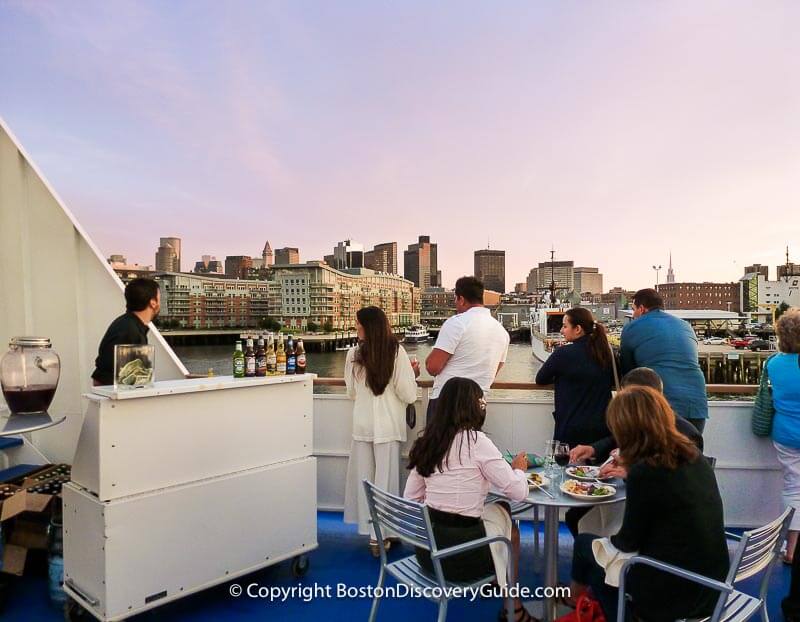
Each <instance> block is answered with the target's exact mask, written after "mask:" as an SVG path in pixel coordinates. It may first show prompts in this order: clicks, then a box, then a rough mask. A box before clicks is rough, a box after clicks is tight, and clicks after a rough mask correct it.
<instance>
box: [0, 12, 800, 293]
mask: <svg viewBox="0 0 800 622" xmlns="http://www.w3.org/2000/svg"><path fill="white" fill-rule="evenodd" d="M797 23H800V4H799V3H796V2H789V1H783V2H781V1H775V2H769V3H752V2H744V1H732V2H724V1H721V0H713V1H708V2H703V3H692V2H682V1H674V2H669V3H639V2H617V3H613V4H612V3H608V4H587V3H582V2H577V1H568V0H567V1H564V2H559V3H545V2H530V3H508V4H502V5H496V4H489V3H480V2H459V3H458V4H456V3H442V4H437V5H429V4H426V3H421V2H407V3H402V4H401V5H398V6H392V5H387V4H377V3H362V2H348V3H339V4H335V3H324V2H302V1H301V2H291V3H288V2H271V3H255V2H230V3H225V4H224V5H222V4H219V3H215V2H209V1H205V2H200V1H198V2H193V3H181V4H178V3H174V4H163V3H160V2H154V1H143V2H124V1H119V2H114V3H101V2H84V3H81V5H80V8H79V9H78V8H76V7H75V5H71V4H69V3H63V2H46V1H42V2H36V3H33V2H23V1H17V0H0V117H2V118H3V119H4V121H5V122H6V123H7V124H8V126H9V127H10V129H11V130H12V132H14V133H15V134H16V136H17V137H18V138H19V139H20V141H21V143H22V145H23V146H24V147H25V149H26V150H27V151H28V153H29V154H30V156H31V157H32V159H33V161H34V162H36V163H37V164H38V166H39V167H40V169H41V170H42V172H43V174H44V175H45V177H46V178H47V179H48V180H49V181H50V182H51V183H52V185H53V187H54V188H55V190H56V191H57V192H58V193H59V195H60V196H61V197H62V198H63V199H64V201H65V203H66V204H67V207H69V208H70V210H71V211H72V212H73V213H74V214H75V215H76V216H77V218H78V219H79V220H80V221H81V223H82V225H83V226H84V227H85V229H86V230H87V231H88V233H89V234H90V235H91V237H92V239H93V240H94V241H95V242H96V243H97V244H98V246H99V247H100V249H101V250H102V252H103V253H104V254H105V255H106V256H108V255H111V254H122V255H125V256H126V257H127V259H128V261H129V262H131V263H134V262H136V263H140V264H154V263H155V252H156V249H157V246H158V240H159V238H160V237H168V236H177V237H180V238H181V239H182V247H183V252H182V261H183V268H184V270H186V269H191V267H193V265H194V263H195V262H196V261H199V260H200V256H201V255H204V254H208V255H215V256H216V257H217V258H218V259H221V260H224V258H225V256H226V255H242V254H245V255H252V256H256V257H258V256H260V254H261V249H262V247H263V245H264V242H265V241H266V240H269V241H270V242H271V244H272V247H273V248H279V247H283V246H296V247H299V249H300V257H301V260H303V261H306V260H310V259H321V258H322V256H323V255H325V254H329V253H331V252H332V249H333V246H335V244H336V243H337V242H339V241H341V240H344V239H348V238H349V239H353V240H356V241H358V242H361V243H362V244H364V246H365V248H371V247H372V246H374V245H375V244H377V243H381V242H395V241H396V242H397V244H398V265H399V267H400V272H402V263H403V250H404V249H405V248H406V247H407V246H408V245H409V244H412V243H414V242H416V240H417V237H418V236H419V235H429V236H430V237H431V241H433V242H436V243H438V245H439V264H440V265H439V268H440V269H441V270H442V273H443V279H444V284H445V285H446V286H452V284H453V281H454V280H455V279H456V278H457V277H458V276H461V275H462V274H470V273H472V269H473V267H472V266H473V251H475V250H477V249H481V248H486V246H487V242H488V243H490V245H491V248H497V249H502V250H505V251H506V288H507V289H509V290H511V289H513V286H514V283H516V282H520V281H524V280H525V278H526V277H527V274H528V271H529V270H530V269H531V268H532V267H535V266H536V265H538V263H539V262H543V261H547V260H548V259H549V251H550V248H551V246H553V247H554V248H555V250H556V259H557V260H573V261H574V262H575V265H576V266H594V267H598V268H599V269H600V272H602V273H603V275H604V288H605V289H606V290H608V289H610V288H611V287H614V286H622V287H626V288H630V289H636V288H639V287H646V286H650V285H652V284H653V283H654V282H655V273H654V271H653V269H652V266H653V264H661V265H662V266H663V270H662V271H661V273H660V278H659V280H660V282H664V281H665V280H666V268H667V264H668V261H669V253H670V251H672V256H673V266H674V269H675V275H676V279H677V280H678V281H703V280H707V281H735V280H738V279H739V278H740V277H741V276H742V273H743V268H744V266H745V265H749V264H752V263H761V264H766V265H768V266H769V268H770V276H771V278H775V266H776V265H778V264H782V263H783V262H784V252H785V247H786V245H787V244H788V245H789V247H790V253H791V259H792V260H793V261H795V262H798V261H800V218H798V213H800V209H798V205H800V201H799V199H800V189H798V183H797V178H798V173H800V115H798V114H797V111H798V110H799V109H800V80H797V76H798V75H800V38H798V37H797V36H796V28H795V25H796V24H797ZM792 76H794V78H793V77H792ZM132 215H133V217H132Z"/></svg>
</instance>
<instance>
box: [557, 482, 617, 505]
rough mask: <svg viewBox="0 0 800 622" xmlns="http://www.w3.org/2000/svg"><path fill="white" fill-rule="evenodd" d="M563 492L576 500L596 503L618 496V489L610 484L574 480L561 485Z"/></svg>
mask: <svg viewBox="0 0 800 622" xmlns="http://www.w3.org/2000/svg"><path fill="white" fill-rule="evenodd" d="M561 492H563V493H564V494H567V495H569V496H570V497H575V498H576V499H583V500H586V501H593V500H594V501H596V500H599V499H607V498H609V497H613V496H614V495H615V494H617V489H616V488H614V487H613V486H610V485H609V484H590V483H588V482H579V481H577V480H574V479H568V480H567V481H566V482H564V483H563V484H561Z"/></svg>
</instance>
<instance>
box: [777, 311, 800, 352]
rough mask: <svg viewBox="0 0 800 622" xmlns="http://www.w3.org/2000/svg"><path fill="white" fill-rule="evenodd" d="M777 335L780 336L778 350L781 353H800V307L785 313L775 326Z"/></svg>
mask: <svg viewBox="0 0 800 622" xmlns="http://www.w3.org/2000/svg"><path fill="white" fill-rule="evenodd" d="M775 333H776V334H777V335H778V348H779V349H780V351H781V352H787V353H790V354H796V353H798V352H800V307H792V308H790V309H788V310H786V311H784V313H783V315H782V316H780V317H779V318H778V322H777V323H776V324H775Z"/></svg>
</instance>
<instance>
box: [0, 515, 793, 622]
mask: <svg viewBox="0 0 800 622" xmlns="http://www.w3.org/2000/svg"><path fill="white" fill-rule="evenodd" d="M522 539H523V552H522V568H521V578H522V582H523V583H524V584H526V585H531V586H535V585H540V584H541V582H540V577H539V575H538V574H537V573H536V572H535V571H534V568H533V566H534V564H533V530H532V528H531V526H530V524H523V534H522ZM571 550H572V539H571V537H570V536H569V533H568V532H567V531H566V529H565V528H564V527H563V526H562V530H561V537H560V564H559V570H560V575H561V579H562V581H565V582H566V581H568V579H569V564H570V559H571ZM407 551H408V549H407V548H402V547H395V548H394V549H393V550H392V552H391V554H392V556H400V555H406V554H408V553H407ZM310 559H311V568H310V570H309V573H308V574H307V575H306V577H305V578H304V579H302V580H297V579H294V578H293V577H292V574H291V569H290V564H289V563H288V562H286V563H283V564H279V565H277V566H274V567H272V568H267V569H265V570H263V571H260V572H257V573H254V574H252V575H249V576H247V577H242V578H240V579H238V580H237V581H234V582H231V583H241V584H243V585H248V584H250V583H257V584H259V585H263V586H283V587H291V586H296V585H305V586H309V585H313V584H314V583H316V584H318V585H322V586H324V585H330V586H331V590H332V591H333V592H335V591H336V585H337V584H339V583H342V584H345V585H347V586H348V587H360V586H370V585H374V584H375V581H376V580H377V576H378V562H377V561H376V560H375V559H373V558H372V557H371V556H370V555H369V552H368V551H367V548H366V542H365V541H364V539H363V538H361V537H359V536H358V535H357V534H356V533H355V528H354V527H353V526H351V525H345V524H343V523H342V515H341V513H335V512H320V513H319V548H318V549H317V550H316V551H314V552H313V553H312V554H311V555H310ZM789 574H790V572H789V568H788V567H787V566H783V565H781V566H780V567H778V568H776V571H775V572H774V573H773V576H772V579H771V585H770V595H769V613H770V616H771V618H772V620H781V619H782V616H781V613H780V601H781V599H782V598H783V596H784V595H785V594H786V592H787V591H788V586H789ZM231 583H227V584H225V585H221V586H218V587H216V588H212V589H209V590H206V591H205V592H203V593H200V594H197V595H194V596H189V597H187V598H184V599H182V600H180V601H177V602H175V603H171V604H167V605H165V606H163V607H160V608H158V609H155V610H152V611H150V612H147V613H145V614H142V615H140V616H137V617H136V618H132V619H135V620H169V621H176V622H180V621H188V620H192V621H208V622H212V621H219V620H262V619H274V620H293V621H298V622H299V621H304V620H308V621H312V620H314V621H315V622H317V621H319V620H352V621H356V620H366V619H367V616H368V614H369V608H370V601H369V600H368V599H366V598H331V599H315V600H312V601H310V602H302V600H298V599H290V600H288V601H286V602H270V601H268V600H257V599H251V598H247V597H240V598H233V597H232V596H230V594H229V588H230V586H231ZM741 588H742V589H743V590H744V591H747V592H749V593H756V590H757V587H756V585H755V584H754V582H753V581H752V580H751V581H749V582H745V583H743V584H742V586H741ZM499 608H500V601H499V600H496V599H484V600H478V601H476V602H473V603H471V602H469V601H466V600H462V601H453V602H452V603H451V606H450V609H449V615H448V619H449V620H459V621H468V620H469V621H471V620H481V621H486V620H490V621H491V620H496V619H497V612H498V610H499ZM435 617H436V607H435V605H434V604H433V603H431V602H429V601H426V600H423V599H420V600H412V599H408V598H405V599H396V600H384V601H383V603H382V604H381V608H380V611H379V613H378V620H382V621H385V622H390V621H392V620H397V621H401V620H402V622H408V621H409V620H419V621H422V620H432V619H435ZM2 619H3V620H8V621H10V622H56V621H60V620H63V615H62V613H61V611H60V610H57V609H55V608H54V607H52V606H51V605H50V604H49V603H48V600H47V585H46V581H45V579H44V578H43V577H31V578H26V579H24V580H20V581H18V582H16V583H15V584H14V585H13V587H12V591H11V594H10V596H9V600H8V603H7V606H6V610H5V612H4V613H3V615H2Z"/></svg>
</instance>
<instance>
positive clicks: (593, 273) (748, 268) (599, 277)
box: [108, 236, 800, 293]
mask: <svg viewBox="0 0 800 622" xmlns="http://www.w3.org/2000/svg"><path fill="white" fill-rule="evenodd" d="M421 237H422V238H424V239H428V240H429V239H430V236H421ZM165 241H175V242H177V249H178V262H180V248H181V244H182V239H181V238H180V237H178V236H171V237H167V238H164V237H162V238H160V240H159V244H160V246H159V248H158V250H157V251H156V253H155V259H156V264H155V267H154V268H153V269H154V270H155V271H161V270H162V269H161V268H159V267H158V260H159V252H161V250H162V247H163V245H164V243H165ZM345 243H347V244H351V243H352V244H355V245H356V248H357V249H360V250H358V251H357V254H358V255H359V257H360V258H359V265H357V266H348V265H337V263H336V261H335V260H334V255H326V256H324V257H321V258H320V257H313V258H308V259H303V260H302V261H298V262H297V263H308V262H317V261H323V262H326V263H328V264H329V265H330V266H331V267H333V268H335V269H340V270H341V269H346V268H348V267H364V268H369V267H370V266H368V265H366V261H365V258H366V257H367V255H368V254H369V253H372V252H375V250H378V249H380V248H381V247H392V246H393V247H394V249H393V250H394V251H395V253H396V249H397V245H398V243H397V242H386V243H380V244H376V245H375V248H374V249H372V250H370V251H366V248H367V246H368V245H364V244H361V243H359V242H355V241H351V240H345V241H344V242H339V243H338V246H339V247H342V248H344V247H343V245H344V244H345ZM409 246H412V245H409ZM434 246H435V244H434ZM277 250H278V251H280V252H282V253H285V252H286V251H297V250H298V249H297V248H296V247H295V248H292V247H287V248H280V249H277ZM340 250H341V249H340ZM384 250H385V249H384ZM334 251H336V248H334ZM551 251H552V252H555V251H554V250H553V249H551ZM265 253H269V256H270V261H271V258H272V248H271V246H270V244H269V241H267V242H266V243H265V246H264V249H263V250H262V253H261V255H260V256H259V255H252V256H250V255H226V256H225V258H226V259H235V260H237V261H238V260H239V259H241V258H242V257H249V258H250V259H252V260H253V261H257V260H258V259H259V257H262V258H263V257H265V256H266V255H265ZM299 253H302V249H299ZM485 253H499V254H500V256H501V257H502V262H501V263H502V264H503V265H504V264H505V251H504V250H502V249H489V248H480V249H476V250H475V251H473V255H474V259H475V263H474V264H473V271H472V272H470V273H464V274H463V275H459V276H468V275H469V276H472V275H474V276H478V277H479V278H480V277H481V275H480V274H479V270H478V269H477V262H478V256H479V255H481V254H485ZM784 253H785V255H784V262H783V263H781V264H777V265H776V266H774V267H773V268H774V276H775V278H776V279H778V278H780V277H781V275H782V272H781V271H784V272H785V271H786V270H789V274H795V275H796V274H798V273H800V267H797V266H800V264H796V263H794V262H790V261H789V259H790V257H791V256H790V249H789V248H788V247H787V248H786V249H785V250H784ZM115 258H116V259H115ZM213 258H215V256H211V255H209V254H204V255H202V256H201V260H200V261H198V262H195V269H193V270H190V269H188V266H187V269H186V270H183V272H185V273H187V274H189V273H195V272H196V268H197V267H198V266H199V265H200V264H201V263H203V262H204V261H207V260H208V259H213ZM122 259H126V256H125V255H124V253H112V254H111V255H109V259H108V261H109V262H113V261H122ZM386 259H387V258H384V260H386ZM262 261H263V259H262ZM122 263H124V262H122ZM130 263H131V264H133V263H137V262H130ZM291 263H295V261H292V262H291ZM343 263H347V262H344V261H343ZM555 263H556V266H557V268H556V270H557V272H558V270H559V269H560V268H559V266H560V265H561V264H564V266H566V265H569V266H570V270H572V271H574V275H575V276H574V278H575V280H576V283H577V282H578V281H579V280H580V277H579V275H583V278H584V279H585V278H587V275H588V276H590V277H592V278H593V281H592V284H593V285H596V287H591V288H588V289H587V288H583V287H581V288H579V289H580V291H581V292H583V291H589V290H591V291H592V293H601V292H606V291H611V290H612V289H614V288H616V287H620V285H614V286H608V287H605V288H604V287H603V274H601V273H599V269H598V268H597V267H591V268H589V267H579V266H575V265H574V264H575V261H574V260H571V259H566V260H558V259H556V262H555ZM141 265H144V266H146V265H147V264H141ZM190 265H191V262H190ZM269 265H271V264H269ZM549 265H550V264H549V262H548V261H544V262H538V264H537V265H536V266H532V268H531V270H530V271H529V274H528V275H527V277H528V278H527V283H528V286H529V287H530V286H531V281H530V279H531V276H532V275H533V274H534V273H535V271H536V270H539V271H542V270H543V271H544V272H543V273H544V277H543V278H544V280H545V281H546V282H547V283H549V279H550V276H549V275H550V272H549V271H550V268H549ZM206 267H207V266H206ZM373 269H374V268H373ZM652 269H653V270H654V271H655V269H656V266H655V265H654V266H652ZM663 270H664V267H663V266H658V271H659V272H661V271H663ZM769 270H770V267H769V266H766V265H761V264H759V263H757V262H756V263H755V264H753V265H744V267H743V268H742V270H741V271H740V273H739V274H738V276H732V277H731V278H729V279H724V280H723V281H722V282H725V283H730V282H735V281H738V280H739V279H741V277H742V276H744V275H745V274H747V273H751V272H759V271H761V272H763V273H764V276H765V278H767V277H768V275H769V274H770V272H769ZM166 271H168V272H173V271H174V272H180V270H166ZM378 271H379V272H380V271H381V270H378ZM203 272H205V270H204V271H203ZM385 272H388V273H391V274H397V275H399V276H403V277H404V278H408V277H406V276H405V274H403V271H401V270H399V269H398V270H397V271H396V272H392V271H391V270H386V271H385ZM201 273H202V272H201ZM670 277H671V280H670ZM455 278H458V277H455ZM409 280H413V279H410V278H409ZM539 280H541V279H539ZM557 280H558V279H557ZM676 282H677V283H715V282H717V281H712V280H711V279H707V278H703V279H696V280H694V281H690V280H683V279H675V276H674V271H673V267H672V253H670V256H669V264H668V276H667V280H666V281H663V282H661V284H662V285H665V284H669V283H676ZM517 283H523V284H524V283H525V282H514V283H513V284H512V283H511V282H509V284H508V285H507V286H506V287H505V290H504V291H503V292H501V293H507V292H511V291H513V289H514V287H515V286H516V285H517ZM547 283H545V282H544V281H543V282H541V283H539V284H538V287H539V288H540V289H541V288H545V287H546V286H547ZM654 285H655V284H654ZM441 286H443V287H445V288H451V289H452V286H453V284H447V283H443V284H442V285H441ZM486 287H487V289H492V288H491V287H490V286H489V285H488V284H487V286H486ZM642 287H650V285H643V286H642ZM565 288H566V289H569V287H560V289H565ZM595 289H597V290H598V291H594V290H595ZM633 289H634V290H635V289H640V288H639V287H634V288H633ZM496 291H497V290H496Z"/></svg>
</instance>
